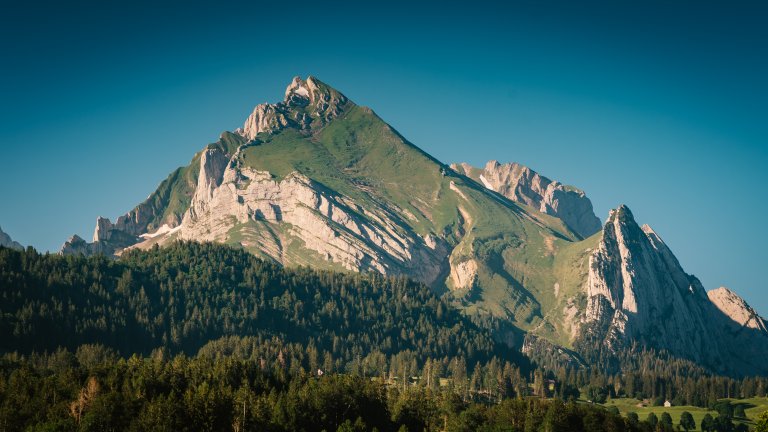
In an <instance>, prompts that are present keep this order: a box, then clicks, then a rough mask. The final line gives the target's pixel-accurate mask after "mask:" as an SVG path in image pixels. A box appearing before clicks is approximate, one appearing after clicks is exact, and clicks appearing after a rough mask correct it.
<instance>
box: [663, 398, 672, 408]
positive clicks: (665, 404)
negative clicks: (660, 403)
mask: <svg viewBox="0 0 768 432" xmlns="http://www.w3.org/2000/svg"><path fill="white" fill-rule="evenodd" d="M671 406H672V402H670V401H668V400H667V401H664V407H665V408H669V407H671Z"/></svg>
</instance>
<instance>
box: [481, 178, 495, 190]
mask: <svg viewBox="0 0 768 432" xmlns="http://www.w3.org/2000/svg"><path fill="white" fill-rule="evenodd" d="M480 181H481V182H483V186H485V187H487V188H488V189H490V190H493V186H491V184H490V183H489V182H488V180H486V179H485V177H483V175H482V174H480Z"/></svg>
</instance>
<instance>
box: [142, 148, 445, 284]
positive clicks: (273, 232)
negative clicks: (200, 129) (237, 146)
mask: <svg viewBox="0 0 768 432" xmlns="http://www.w3.org/2000/svg"><path fill="white" fill-rule="evenodd" d="M254 224H258V227H259V229H258V230H256V229H254V227H253V226H254ZM403 226H404V222H403V221H402V219H401V217H400V215H397V214H395V213H393V212H390V211H386V210H385V209H380V208H379V209H364V208H361V207H360V206H358V205H356V204H355V203H354V202H352V201H351V200H349V199H348V198H346V197H343V196H340V195H338V194H335V193H333V192H332V191H330V190H328V189H327V188H325V187H323V186H322V185H320V184H318V183H316V182H315V181H313V180H311V179H310V178H308V177H306V176H304V175H302V174H300V173H297V172H293V173H291V174H289V175H287V176H286V177H285V178H283V179H282V180H278V179H276V178H274V176H273V175H271V174H270V173H269V172H264V171H255V170H253V169H250V168H248V167H241V166H240V165H239V163H238V159H237V154H236V155H234V156H233V157H232V158H231V159H230V158H227V157H226V155H225V154H223V152H221V150H218V149H209V150H206V152H205V153H204V154H203V157H202V158H201V160H200V174H199V177H198V186H197V190H196V191H195V194H194V198H193V200H192V204H191V207H190V209H189V211H188V212H187V213H186V214H185V215H184V219H183V220H182V223H181V225H180V226H179V228H178V229H176V230H174V231H173V232H172V233H171V232H169V233H166V234H162V235H160V236H159V237H158V238H154V237H153V238H152V239H151V240H150V242H151V243H157V242H160V243H162V242H163V241H166V240H168V239H174V238H179V239H190V240H197V241H218V242H229V241H230V240H231V238H232V237H233V233H236V234H237V236H240V233H241V232H248V233H249V234H250V236H245V237H250V239H254V238H258V239H259V241H258V244H254V243H250V242H249V240H243V241H241V245H242V246H244V247H246V248H249V249H253V250H256V251H257V252H259V253H263V254H265V255H267V256H269V257H270V258H272V259H273V260H275V261H277V262H280V263H283V264H303V262H301V261H300V258H301V255H302V253H306V252H309V253H315V254H317V255H318V256H320V257H322V258H323V259H325V260H326V261H328V262H330V263H335V264H338V265H339V266H340V267H341V268H344V269H347V270H352V271H366V270H373V271H377V272H380V273H382V274H389V275H392V274H408V275H410V276H412V277H414V278H416V279H419V280H421V281H423V282H425V283H427V284H434V283H435V281H436V280H437V278H438V276H440V275H441V274H442V273H444V272H445V271H446V270H445V266H446V262H447V245H446V243H445V241H443V240H442V239H435V238H432V237H428V238H421V237H420V236H418V235H415V234H414V233H412V232H410V231H408V230H405V229H403ZM251 241H253V240H251ZM297 242H298V243H297ZM297 244H299V246H297ZM289 245H293V246H291V247H289ZM141 246H142V245H141V244H140V245H139V247H141ZM302 250H303V251H304V252H302Z"/></svg>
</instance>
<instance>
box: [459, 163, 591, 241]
mask: <svg viewBox="0 0 768 432" xmlns="http://www.w3.org/2000/svg"><path fill="white" fill-rule="evenodd" d="M451 168H453V169H454V170H455V171H457V172H459V173H461V174H464V175H466V176H468V177H471V178H472V179H474V180H475V181H478V182H480V183H481V184H483V186H485V187H487V188H488V189H490V190H492V191H495V192H498V193H500V194H502V195H504V196H505V197H507V198H509V199H510V200H512V201H515V202H519V203H522V204H525V205H528V206H531V207H533V208H535V209H538V210H539V211H540V212H542V213H546V214H549V215H552V216H555V217H557V218H560V219H562V220H563V221H564V222H565V223H566V224H567V225H568V226H569V227H570V228H571V229H572V230H573V231H574V232H575V233H577V234H578V235H579V236H581V237H582V238H587V237H589V236H591V235H592V234H595V233H596V232H598V231H600V219H598V218H597V216H595V213H594V210H593V209H592V202H591V201H590V200H589V198H587V196H586V194H584V192H582V191H580V190H578V189H576V188H574V187H571V186H565V185H563V184H562V183H559V182H557V181H552V180H550V179H548V178H546V177H544V176H542V175H540V174H539V173H537V172H536V171H533V170H532V169H530V168H528V167H526V166H523V165H520V164H517V163H506V164H500V163H499V162H497V161H495V160H492V161H490V162H488V163H487V164H485V167H484V168H475V167H473V166H471V165H469V164H466V163H460V164H452V165H451Z"/></svg>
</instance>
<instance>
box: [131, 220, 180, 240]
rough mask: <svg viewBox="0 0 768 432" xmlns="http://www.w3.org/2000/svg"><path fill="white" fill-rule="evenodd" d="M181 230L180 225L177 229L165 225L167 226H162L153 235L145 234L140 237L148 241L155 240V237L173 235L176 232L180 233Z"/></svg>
mask: <svg viewBox="0 0 768 432" xmlns="http://www.w3.org/2000/svg"><path fill="white" fill-rule="evenodd" d="M180 229H181V225H179V226H177V227H175V228H171V227H170V226H168V224H165V225H163V226H161V227H160V228H158V229H157V231H155V232H153V233H144V234H142V235H140V236H139V237H141V238H143V239H145V240H146V239H151V238H155V237H157V236H160V235H166V234H173V233H175V232H176V231H178V230H180Z"/></svg>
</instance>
